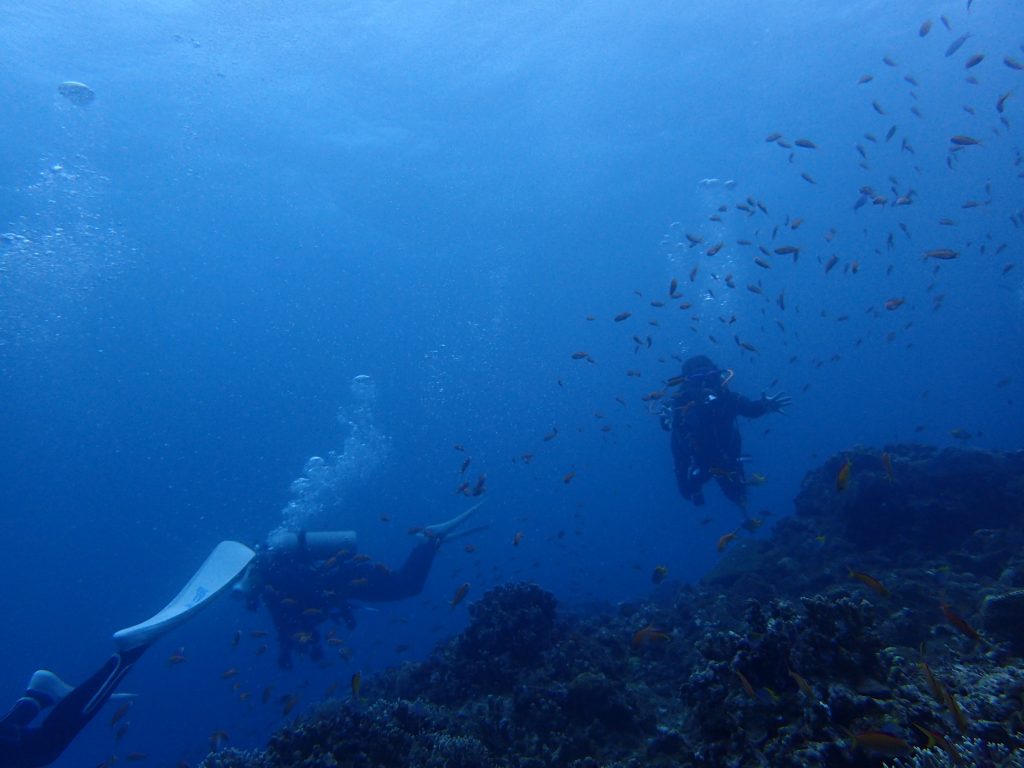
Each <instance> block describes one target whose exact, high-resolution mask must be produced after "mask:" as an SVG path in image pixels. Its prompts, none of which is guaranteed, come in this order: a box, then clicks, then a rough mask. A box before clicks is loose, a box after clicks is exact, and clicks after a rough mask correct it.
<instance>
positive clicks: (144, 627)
mask: <svg viewBox="0 0 1024 768" xmlns="http://www.w3.org/2000/svg"><path fill="white" fill-rule="evenodd" d="M255 556H256V553H255V552H253V551H252V550H251V549H249V548H248V547H247V546H245V545H244V544H239V543H238V542H237V541H222V542H221V543H220V544H218V545H217V546H216V547H215V548H214V550H213V552H211V553H210V556H209V557H208V558H206V561H205V562H204V563H203V564H202V565H201V566H199V570H198V571H196V573H195V575H194V576H193V577H192V578H191V579H189V581H188V584H186V585H185V587H184V589H182V590H181V592H179V593H178V594H177V596H175V598H174V599H173V600H171V602H169V603H168V604H167V605H166V606H164V608H163V610H161V611H160V612H159V613H157V614H156V615H155V616H153V617H152V618H149V619H147V620H146V621H144V622H142V623H141V624H136V625H135V626H132V627H128V628H126V629H122V630H118V631H117V632H115V633H114V644H115V645H116V646H117V649H118V650H119V651H128V650H131V649H132V648H138V647H139V646H141V645H149V644H150V643H152V642H153V641H154V640H156V639H157V638H159V637H161V636H163V635H164V634H166V633H167V632H169V631H170V630H172V629H174V627H176V626H178V625H179V624H181V623H182V622H184V621H185V620H186V619H188V618H189V617H191V616H192V615H193V614H194V613H196V611H198V610H199V609H200V608H202V607H203V606H204V605H206V604H207V603H209V602H210V601H211V600H212V599H213V598H215V597H216V596H217V595H219V594H220V593H221V592H222V591H224V590H225V589H226V588H227V587H228V586H230V585H231V582H233V581H234V580H235V579H236V578H238V576H239V575H241V573H242V571H244V570H245V568H246V566H247V565H249V563H250V561H251V560H252V559H253V558H254V557H255Z"/></svg>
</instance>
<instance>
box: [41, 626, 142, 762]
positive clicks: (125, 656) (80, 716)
mask: <svg viewBox="0 0 1024 768" xmlns="http://www.w3.org/2000/svg"><path fill="white" fill-rule="evenodd" d="M148 647H149V646H145V645H144V646H139V647H136V648H133V649H131V650H130V651H124V652H122V653H115V654H114V655H113V656H111V657H110V658H109V659H107V662H106V663H105V664H104V665H103V666H102V667H100V668H99V670H97V671H96V673H95V674H93V676H92V677H90V678H89V679H88V680H86V681H85V682H84V683H82V684H81V685H80V686H78V687H77V688H75V689H74V690H72V691H71V692H70V693H69V694H68V695H67V696H65V697H64V698H63V699H61V700H60V701H59V702H57V704H56V705H54V707H53V711H52V712H50V714H49V715H47V717H46V719H45V720H43V722H42V725H40V726H39V727H38V728H32V729H29V730H28V731H26V733H25V738H24V747H25V755H26V757H27V758H28V764H29V765H40V766H42V765H49V764H50V763H52V762H53V761H54V760H56V759H57V758H58V757H60V755H61V753H62V752H64V750H65V749H67V746H68V744H70V743H71V741H72V740H73V739H74V738H75V736H77V735H78V733H79V731H81V730H82V728H84V727H85V726H86V724H88V722H89V721H90V720H92V718H93V717H94V716H95V714H96V713H97V712H99V711H100V708H101V707H102V706H103V704H104V703H105V702H106V701H107V699H109V698H110V695H111V694H112V693H113V692H114V689H115V688H117V685H118V683H120V682H121V679H122V678H123V677H124V676H125V675H126V674H128V670H130V669H131V668H132V665H133V664H135V662H136V661H138V660H139V658H140V657H141V656H142V654H143V653H144V652H145V650H146V648H148Z"/></svg>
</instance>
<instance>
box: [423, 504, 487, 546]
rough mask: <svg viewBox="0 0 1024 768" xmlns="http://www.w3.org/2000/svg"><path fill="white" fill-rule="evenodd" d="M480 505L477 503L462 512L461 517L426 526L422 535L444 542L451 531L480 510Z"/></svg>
mask: <svg viewBox="0 0 1024 768" xmlns="http://www.w3.org/2000/svg"><path fill="white" fill-rule="evenodd" d="M481 504H483V502H482V501H480V502H477V503H476V504H474V505H473V506H472V507H470V508H469V509H467V510H466V511H465V512H463V513H462V514H461V515H458V516H456V517H453V518H452V519H451V520H446V521H445V522H443V523H434V524H433V525H428V526H426V527H424V529H423V533H425V534H426V535H427V536H434V537H436V538H438V539H441V540H444V539H446V538H448V535H449V534H450V533H451V532H452V531H454V530H455V529H456V528H458V527H459V526H460V525H462V524H463V523H464V522H466V520H468V519H469V518H470V516H471V515H472V514H473V513H474V512H476V511H477V510H478V509H479V508H480V505H481Z"/></svg>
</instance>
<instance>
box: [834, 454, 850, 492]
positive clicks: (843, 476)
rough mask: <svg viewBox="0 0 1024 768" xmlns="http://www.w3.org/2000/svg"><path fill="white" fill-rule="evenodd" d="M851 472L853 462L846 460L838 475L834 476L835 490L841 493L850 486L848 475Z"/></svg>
mask: <svg viewBox="0 0 1024 768" xmlns="http://www.w3.org/2000/svg"><path fill="white" fill-rule="evenodd" d="M852 471H853V462H852V461H850V459H849V458H847V459H846V463H845V464H843V466H842V468H841V469H840V470H839V474H838V475H836V490H837V491H839V492H840V493H842V492H843V491H845V490H846V486H848V485H849V484H850V473H851V472H852Z"/></svg>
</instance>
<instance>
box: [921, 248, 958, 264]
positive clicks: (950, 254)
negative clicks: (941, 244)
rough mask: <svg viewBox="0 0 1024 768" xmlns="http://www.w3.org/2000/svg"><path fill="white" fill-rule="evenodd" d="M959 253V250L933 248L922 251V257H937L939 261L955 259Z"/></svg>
mask: <svg viewBox="0 0 1024 768" xmlns="http://www.w3.org/2000/svg"><path fill="white" fill-rule="evenodd" d="M959 255H960V251H954V250H951V249H949V248H935V249H934V250H931V251H925V252H924V257H925V258H926V259H939V260H941V261H948V260H950V259H955V258H957V257H958V256H959Z"/></svg>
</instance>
